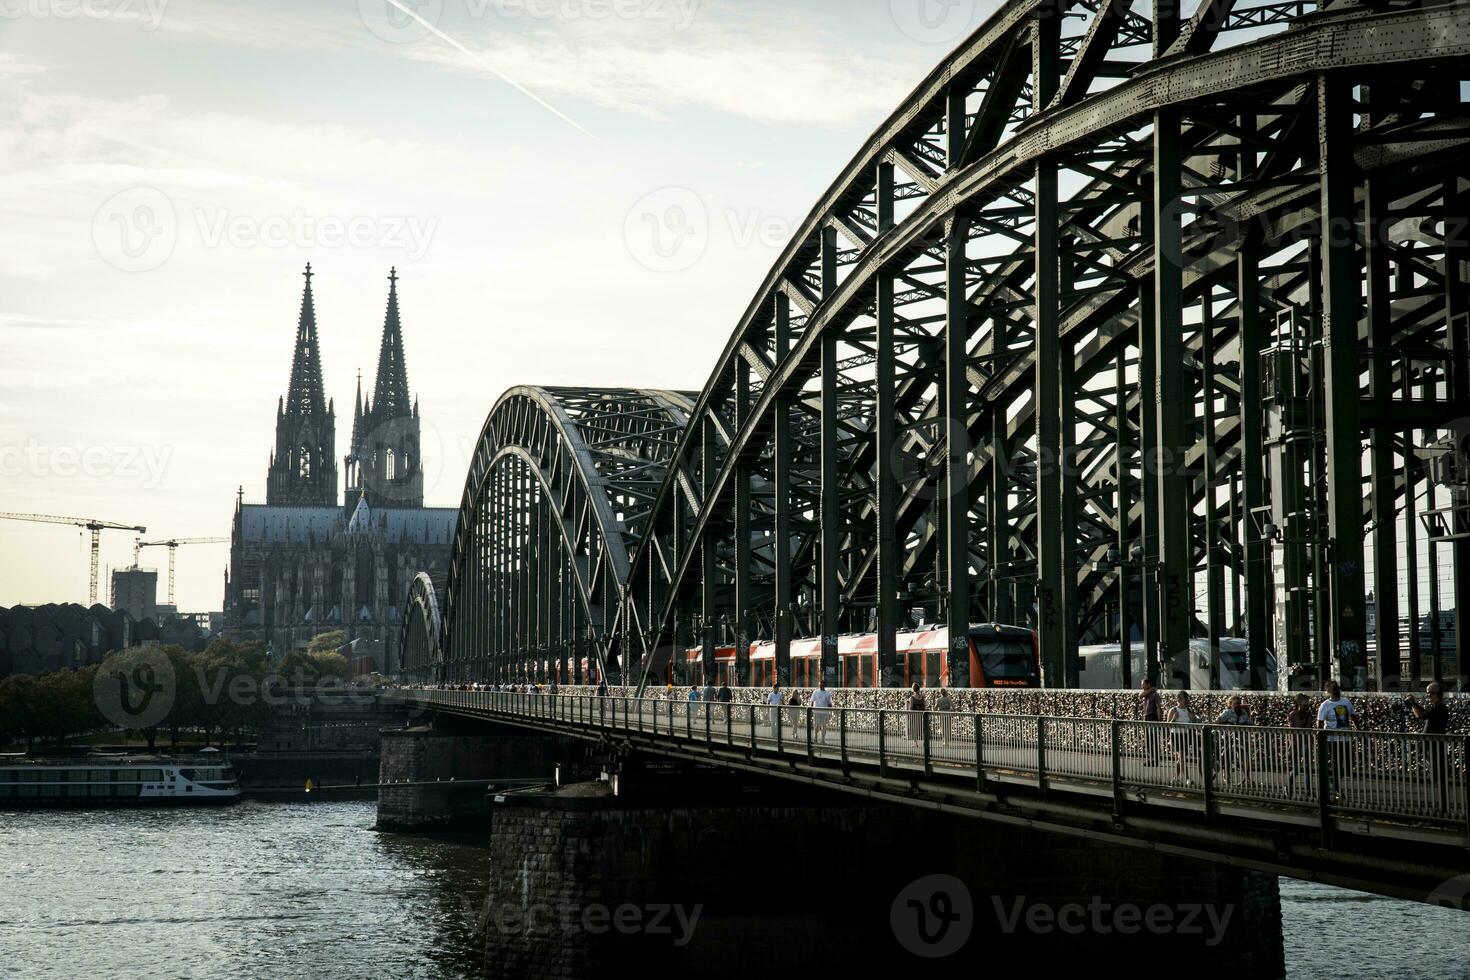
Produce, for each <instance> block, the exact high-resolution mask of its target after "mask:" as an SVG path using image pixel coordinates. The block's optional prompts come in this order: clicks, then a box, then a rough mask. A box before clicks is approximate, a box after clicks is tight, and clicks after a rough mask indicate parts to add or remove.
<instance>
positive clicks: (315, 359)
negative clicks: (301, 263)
mask: <svg viewBox="0 0 1470 980" xmlns="http://www.w3.org/2000/svg"><path fill="white" fill-rule="evenodd" d="M303 275H304V276H305V277H306V289H305V291H304V292H303V293H302V294H301V318H300V320H299V321H298V322H297V324H296V353H295V355H294V357H293V358H292V360H291V386H290V387H289V388H288V389H287V390H286V414H288V415H295V416H298V417H301V416H318V415H325V414H326V411H327V403H326V397H325V396H324V394H323V392H322V356H321V351H320V349H319V347H318V346H317V339H316V307H315V306H314V305H313V303H312V301H311V276H312V272H311V263H310V262H308V263H306V272H304V273H303Z"/></svg>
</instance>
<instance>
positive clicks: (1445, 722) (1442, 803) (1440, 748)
mask: <svg viewBox="0 0 1470 980" xmlns="http://www.w3.org/2000/svg"><path fill="white" fill-rule="evenodd" d="M1424 697H1425V699H1426V700H1428V702H1429V703H1428V704H1427V705H1426V704H1421V703H1420V701H1419V699H1418V698H1416V697H1414V695H1412V694H1411V695H1409V696H1408V697H1406V698H1404V703H1405V704H1407V705H1408V706H1409V710H1410V711H1412V712H1413V713H1414V717H1415V718H1417V719H1419V720H1420V721H1422V722H1424V729H1423V734H1425V735H1431V736H1442V735H1447V734H1448V733H1449V730H1450V709H1449V705H1447V704H1445V703H1444V688H1442V687H1440V686H1439V684H1438V683H1437V682H1436V683H1433V684H1430V685H1429V686H1428V687H1426V688H1425V689H1424ZM1427 748H1428V750H1429V774H1430V775H1429V778H1430V779H1431V780H1432V781H1433V783H1434V788H1435V797H1436V799H1438V801H1439V808H1440V809H1441V810H1444V809H1445V808H1446V807H1447V806H1448V804H1449V784H1450V759H1449V745H1448V744H1447V743H1446V740H1445V739H1443V738H1438V737H1436V738H1432V739H1430V740H1429V745H1428V746H1427Z"/></svg>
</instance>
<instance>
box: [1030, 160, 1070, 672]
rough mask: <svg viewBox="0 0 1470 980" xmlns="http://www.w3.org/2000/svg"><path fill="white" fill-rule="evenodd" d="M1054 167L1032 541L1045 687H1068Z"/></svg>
mask: <svg viewBox="0 0 1470 980" xmlns="http://www.w3.org/2000/svg"><path fill="white" fill-rule="evenodd" d="M1057 223H1058V215H1057V166H1056V162H1055V161H1054V160H1052V159H1049V158H1048V159H1043V160H1042V161H1041V162H1039V163H1037V165H1036V231H1035V243H1034V247H1035V250H1036V285H1035V293H1036V312H1035V317H1034V318H1035V329H1036V395H1035V397H1036V409H1035V412H1034V415H1035V416H1036V541H1037V549H1036V550H1037V580H1036V601H1037V607H1038V608H1037V621H1038V624H1039V626H1040V630H1039V637H1038V638H1039V640H1040V643H1041V664H1042V672H1043V681H1044V683H1045V684H1046V686H1047V687H1066V686H1067V668H1066V661H1067V655H1066V642H1067V641H1066V632H1067V631H1066V616H1067V609H1066V602H1065V599H1064V592H1065V584H1064V582H1063V577H1064V576H1065V575H1066V574H1067V562H1066V555H1065V552H1064V548H1063V544H1062V531H1063V524H1064V522H1065V520H1066V518H1065V515H1064V514H1063V513H1062V463H1063V460H1062V441H1063V437H1062V426H1063V424H1064V419H1063V416H1062V404H1063V401H1062V399H1063V394H1062V383H1063V379H1062V349H1061V339H1060V334H1059V326H1060V325H1059V323H1058V321H1059V319H1060V296H1059V295H1058V286H1059V278H1060V266H1059V260H1058V257H1057V244H1058V243H1057Z"/></svg>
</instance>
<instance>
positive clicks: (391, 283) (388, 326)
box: [372, 267, 413, 423]
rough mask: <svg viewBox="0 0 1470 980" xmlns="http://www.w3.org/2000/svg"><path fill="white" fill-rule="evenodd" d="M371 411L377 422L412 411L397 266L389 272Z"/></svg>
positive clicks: (399, 416)
mask: <svg viewBox="0 0 1470 980" xmlns="http://www.w3.org/2000/svg"><path fill="white" fill-rule="evenodd" d="M372 404H373V411H374V414H375V415H376V417H377V420H378V422H380V423H381V422H383V421H385V420H387V419H393V418H401V417H403V416H405V415H408V414H409V413H410V412H411V411H412V407H413V403H412V402H411V401H410V400H409V395H408V368H407V367H406V366H405V365H404V363H403V328H402V326H401V324H400V323H399V321H398V269H397V268H396V267H395V268H393V269H391V270H390V271H389V273H388V314H387V316H386V317H385V318H384V319H383V343H382V346H381V347H380V348H379V350H378V380H377V383H376V384H374V385H373V401H372Z"/></svg>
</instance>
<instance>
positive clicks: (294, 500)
mask: <svg viewBox="0 0 1470 980" xmlns="http://www.w3.org/2000/svg"><path fill="white" fill-rule="evenodd" d="M304 275H305V277H306V288H305V289H304V290H303V292H302V294H301V316H300V318H299V319H298V320H297V323H296V350H295V353H294V354H293V355H292V359H291V383H290V387H289V388H287V390H286V397H285V398H284V399H282V400H281V401H279V402H278V403H277V406H276V448H275V451H274V452H273V453H272V454H271V463H270V471H269V473H268V474H267V476H266V503H267V504H292V505H311V506H325V507H331V506H333V505H334V504H335V503H336V498H337V458H336V449H335V445H336V435H335V429H336V418H335V413H334V411H333V406H332V404H331V403H330V402H328V401H327V399H326V397H325V394H324V392H323V391H322V357H321V350H320V347H319V345H318V343H317V335H316V307H315V305H314V304H313V303H312V298H311V277H312V272H311V265H310V264H309V263H308V264H307V266H306V272H305V273H304Z"/></svg>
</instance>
